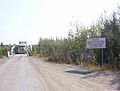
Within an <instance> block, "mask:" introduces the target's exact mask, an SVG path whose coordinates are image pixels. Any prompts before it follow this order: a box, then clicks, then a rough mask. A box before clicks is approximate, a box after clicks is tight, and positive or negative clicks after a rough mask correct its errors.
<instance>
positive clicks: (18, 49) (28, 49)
mask: <svg viewBox="0 0 120 91" xmlns="http://www.w3.org/2000/svg"><path fill="white" fill-rule="evenodd" d="M10 54H27V55H28V56H32V46H31V45H27V42H26V41H20V42H19V45H14V46H13V47H12V48H11V51H10Z"/></svg>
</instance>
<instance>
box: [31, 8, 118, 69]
mask: <svg viewBox="0 0 120 91" xmlns="http://www.w3.org/2000/svg"><path fill="white" fill-rule="evenodd" d="M88 38H106V48H105V49H103V52H104V54H103V58H104V63H103V68H104V69H110V70H114V71H120V8H119V7H118V10H117V11H114V12H113V13H112V14H111V15H109V16H108V15H107V14H106V13H104V15H103V16H102V17H101V18H100V20H98V22H96V23H94V24H91V26H90V27H89V28H88V27H85V26H83V25H81V24H80V23H79V21H76V22H72V23H71V26H70V29H69V33H68V37H66V38H61V39H58V38H56V39H53V38H50V39H47V38H46V39H43V38H40V40H39V42H38V45H34V46H33V54H34V55H39V56H40V57H44V58H45V59H46V60H47V61H52V62H57V63H68V64H79V65H83V66H88V67H100V66H101V62H102V57H101V56H102V53H101V52H102V50H101V49H87V48H86V40H87V39H88Z"/></svg>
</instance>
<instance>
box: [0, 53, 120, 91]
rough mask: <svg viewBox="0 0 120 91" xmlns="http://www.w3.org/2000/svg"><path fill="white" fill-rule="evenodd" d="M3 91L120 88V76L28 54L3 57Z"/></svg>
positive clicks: (0, 73)
mask: <svg viewBox="0 0 120 91" xmlns="http://www.w3.org/2000/svg"><path fill="white" fill-rule="evenodd" d="M0 61H1V62H0V91H120V78H119V77H116V76H113V75H108V74H105V73H104V72H103V71H98V70H85V69H83V68H80V67H76V66H73V65H67V64H55V63H50V62H45V61H42V60H39V59H37V58H32V57H27V56H26V55H15V56H13V57H11V58H7V59H4V62H3V63H2V60H0Z"/></svg>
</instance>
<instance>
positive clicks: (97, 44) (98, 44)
mask: <svg viewBox="0 0 120 91" xmlns="http://www.w3.org/2000/svg"><path fill="white" fill-rule="evenodd" d="M86 46H87V48H88V49H93V48H94V49H95V48H106V40H105V38H90V39H87V41H86Z"/></svg>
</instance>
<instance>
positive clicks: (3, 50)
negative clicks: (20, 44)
mask: <svg viewBox="0 0 120 91" xmlns="http://www.w3.org/2000/svg"><path fill="white" fill-rule="evenodd" d="M10 49H11V45H4V44H3V42H1V44H0V58H3V57H5V56H7V55H8V54H7V51H10Z"/></svg>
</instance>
